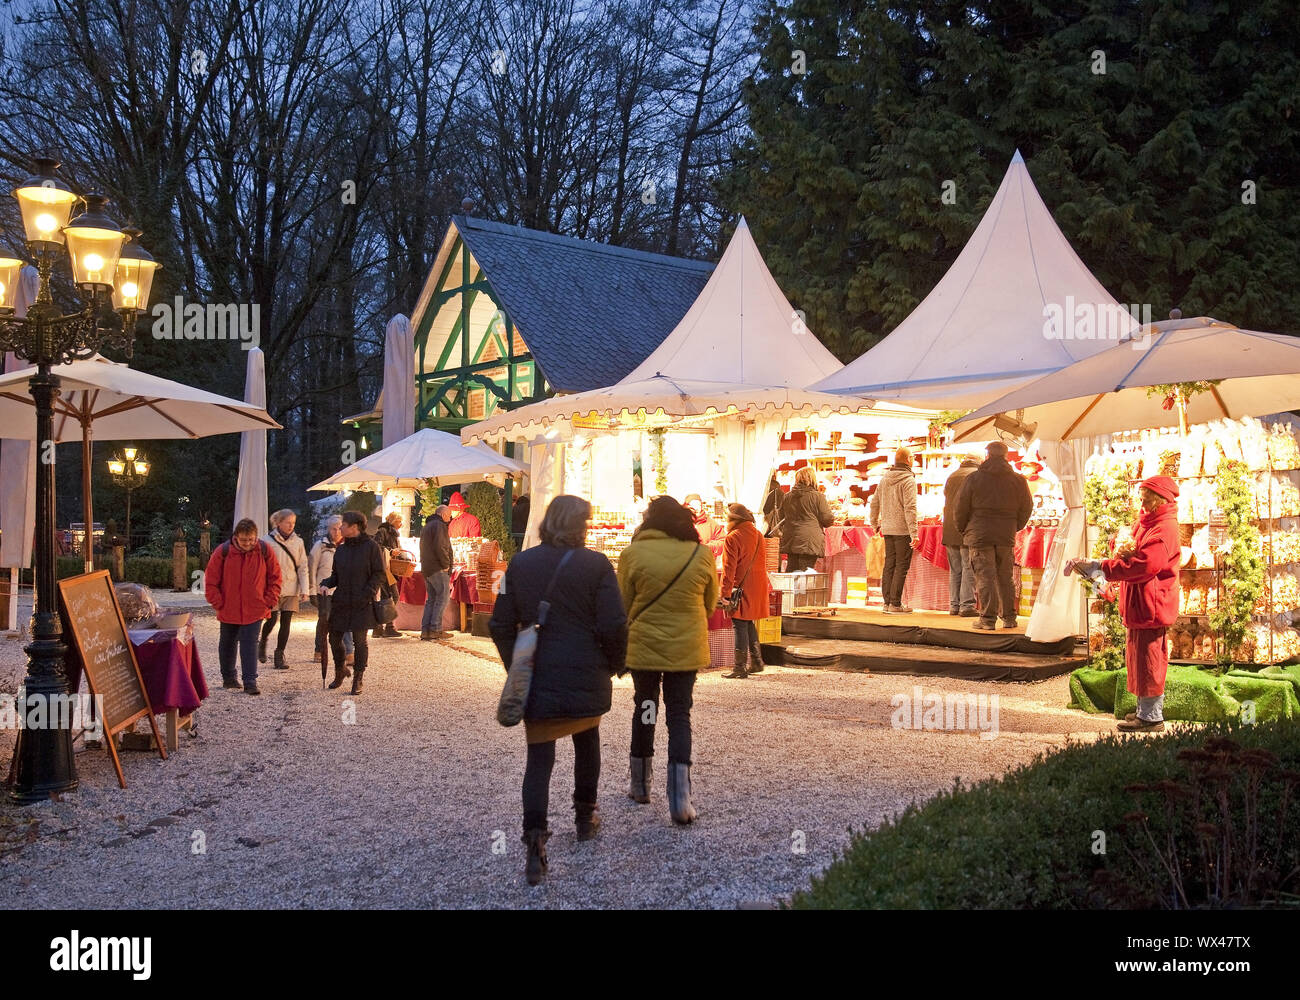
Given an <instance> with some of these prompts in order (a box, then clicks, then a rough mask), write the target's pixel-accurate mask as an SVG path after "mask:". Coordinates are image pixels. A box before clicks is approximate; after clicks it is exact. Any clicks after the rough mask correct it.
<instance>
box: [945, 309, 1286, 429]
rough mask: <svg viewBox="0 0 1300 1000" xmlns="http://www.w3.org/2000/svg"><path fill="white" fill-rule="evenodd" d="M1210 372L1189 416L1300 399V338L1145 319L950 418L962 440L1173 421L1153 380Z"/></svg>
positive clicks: (1247, 412)
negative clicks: (1129, 333) (1125, 334)
mask: <svg viewBox="0 0 1300 1000" xmlns="http://www.w3.org/2000/svg"><path fill="white" fill-rule="evenodd" d="M1204 380H1213V382H1214V383H1216V384H1212V385H1210V386H1209V387H1208V389H1207V390H1206V391H1205V392H1201V393H1197V394H1194V395H1192V397H1191V398H1190V399H1188V400H1187V401H1186V405H1185V416H1186V421H1187V422H1188V423H1205V422H1208V421H1211V420H1218V419H1221V418H1224V417H1228V418H1234V419H1235V418H1238V417H1244V416H1255V415H1258V414H1261V413H1275V412H1277V411H1279V410H1289V409H1293V408H1295V407H1297V406H1300V338H1297V337H1291V336H1286V335H1284V334H1278V333H1259V332H1258V331H1255V330H1241V329H1238V328H1237V327H1235V326H1233V325H1232V324H1231V323H1224V322H1221V321H1220V320H1217V319H1212V318H1210V317H1208V316H1198V317H1195V318H1193V319H1172V320H1165V321H1163V322H1160V323H1152V324H1149V325H1147V326H1144V327H1143V328H1142V329H1141V330H1140V331H1139V332H1138V333H1137V334H1136V335H1135V336H1134V337H1131V338H1128V339H1125V340H1120V341H1118V342H1117V343H1116V345H1115V346H1114V347H1111V348H1108V349H1106V350H1104V351H1101V352H1100V353H1098V354H1094V355H1092V356H1091V357H1088V358H1084V359H1083V360H1082V361H1076V362H1075V363H1074V364H1072V365H1069V366H1067V367H1065V368H1062V369H1061V370H1060V371H1057V372H1054V373H1052V374H1050V375H1046V376H1044V377H1043V378H1040V379H1037V380H1035V381H1033V382H1031V383H1029V384H1028V385H1026V386H1022V387H1021V388H1019V389H1016V390H1015V391H1014V392H1010V393H1008V394H1007V395H1005V396H1002V397H1000V398H999V399H996V400H994V401H993V402H991V403H989V404H988V405H987V406H984V407H981V408H980V409H978V410H976V411H975V412H974V413H970V414H968V415H967V416H965V417H963V418H962V419H960V420H958V421H956V422H955V423H954V425H953V426H954V427H955V428H957V430H958V433H957V437H956V440H957V441H963V440H971V439H985V438H988V437H989V436H990V434H991V432H992V431H994V430H995V429H997V430H1001V431H1006V432H1011V433H1017V434H1020V435H1022V436H1025V437H1031V438H1032V437H1038V438H1040V439H1042V440H1045V441H1066V440H1071V439H1075V438H1080V437H1091V436H1094V435H1099V434H1110V433H1114V432H1118V431H1131V430H1143V429H1146V428H1155V427H1176V426H1178V425H1179V423H1180V414H1179V412H1178V408H1177V407H1172V408H1168V409H1167V408H1166V401H1165V399H1164V398H1163V397H1162V396H1161V395H1159V394H1157V395H1152V394H1150V393H1148V391H1147V390H1148V388H1149V387H1151V386H1157V385H1171V384H1175V383H1179V382H1198V381H1204Z"/></svg>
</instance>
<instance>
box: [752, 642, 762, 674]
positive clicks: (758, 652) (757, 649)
mask: <svg viewBox="0 0 1300 1000" xmlns="http://www.w3.org/2000/svg"><path fill="white" fill-rule="evenodd" d="M749 672H750V673H751V674H761V673H762V672H763V647H762V646H760V645H759V644H758V643H754V644H753V645H752V646H750V647H749Z"/></svg>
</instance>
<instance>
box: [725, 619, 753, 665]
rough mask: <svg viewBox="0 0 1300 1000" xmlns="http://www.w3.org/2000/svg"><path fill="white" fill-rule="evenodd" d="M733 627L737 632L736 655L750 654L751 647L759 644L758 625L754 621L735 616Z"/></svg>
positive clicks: (732, 622) (732, 620) (732, 621)
mask: <svg viewBox="0 0 1300 1000" xmlns="http://www.w3.org/2000/svg"><path fill="white" fill-rule="evenodd" d="M731 628H732V630H733V631H734V632H735V633H736V655H737V656H740V655H741V654H744V655H746V656H747V655H749V650H750V647H751V646H757V645H758V626H757V625H756V624H754V623H753V622H747V621H743V620H742V619H740V618H733V619H731Z"/></svg>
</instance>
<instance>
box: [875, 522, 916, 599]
mask: <svg viewBox="0 0 1300 1000" xmlns="http://www.w3.org/2000/svg"><path fill="white" fill-rule="evenodd" d="M911 566H912V536H911V535H886V536H885V568H884V569H883V570H881V571H880V596H881V597H882V598H883V599H884V601H885V606H886V607H894V608H898V607H902V605H903V586H904V585H905V584H906V583H907V571H908V570H909V569H910V568H911Z"/></svg>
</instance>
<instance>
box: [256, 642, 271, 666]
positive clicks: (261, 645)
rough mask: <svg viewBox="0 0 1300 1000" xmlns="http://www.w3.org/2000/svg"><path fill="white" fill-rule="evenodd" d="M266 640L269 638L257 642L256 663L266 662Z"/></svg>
mask: <svg viewBox="0 0 1300 1000" xmlns="http://www.w3.org/2000/svg"><path fill="white" fill-rule="evenodd" d="M267 638H270V637H269V636H267V637H266V638H263V639H258V640H257V662H258V663H265V662H266V639H267Z"/></svg>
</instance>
